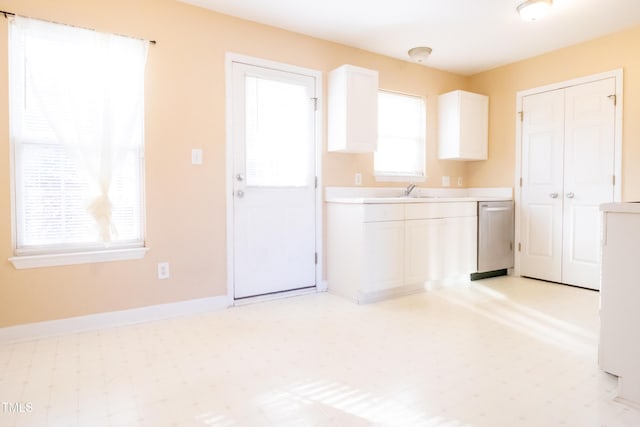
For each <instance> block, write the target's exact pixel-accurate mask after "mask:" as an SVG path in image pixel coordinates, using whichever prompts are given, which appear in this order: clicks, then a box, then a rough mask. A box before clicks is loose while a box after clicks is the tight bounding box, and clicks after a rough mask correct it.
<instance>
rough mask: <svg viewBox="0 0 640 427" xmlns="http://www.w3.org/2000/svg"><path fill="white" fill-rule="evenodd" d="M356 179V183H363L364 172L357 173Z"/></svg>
mask: <svg viewBox="0 0 640 427" xmlns="http://www.w3.org/2000/svg"><path fill="white" fill-rule="evenodd" d="M354 181H355V184H356V185H362V174H361V173H360V172H357V173H356V176H355V179H354Z"/></svg>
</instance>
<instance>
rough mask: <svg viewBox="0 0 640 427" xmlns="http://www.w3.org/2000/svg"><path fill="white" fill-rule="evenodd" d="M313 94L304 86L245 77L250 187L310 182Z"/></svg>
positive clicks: (304, 184)
mask: <svg viewBox="0 0 640 427" xmlns="http://www.w3.org/2000/svg"><path fill="white" fill-rule="evenodd" d="M310 102H311V101H310V97H309V94H308V93H307V89H306V87H304V86H299V85H295V84H291V83H284V82H279V81H276V80H267V79H264V78H258V77H247V78H246V115H247V116H246V150H247V152H246V161H247V166H246V171H247V185H248V186H272V187H273V186H275V187H283V186H286V187H302V186H307V185H310V184H311V182H310V177H311V175H312V174H311V173H310V172H311V165H309V164H308V162H305V161H300V159H309V158H310V156H309V153H307V150H308V149H309V148H308V147H310V146H312V144H310V138H312V135H311V132H312V129H313V128H312V127H311V126H310V122H309V120H310V111H311V110H310V108H311V107H310Z"/></svg>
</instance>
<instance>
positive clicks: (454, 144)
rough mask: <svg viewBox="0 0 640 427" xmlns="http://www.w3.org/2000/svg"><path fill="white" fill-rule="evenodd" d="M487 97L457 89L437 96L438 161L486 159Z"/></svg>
mask: <svg viewBox="0 0 640 427" xmlns="http://www.w3.org/2000/svg"><path fill="white" fill-rule="evenodd" d="M488 129H489V98H488V97H487V96H485V95H479V94H476V93H470V92H465V91H462V90H456V91H453V92H449V93H445V94H442V95H440V96H439V97H438V158H440V159H450V160H486V159H487V154H488V151H487V150H488V148H487V147H488V140H489V139H488V136H489V133H488Z"/></svg>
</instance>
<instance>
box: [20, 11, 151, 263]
mask: <svg viewBox="0 0 640 427" xmlns="http://www.w3.org/2000/svg"><path fill="white" fill-rule="evenodd" d="M10 25H11V27H10V31H11V34H10V46H9V47H10V50H9V52H10V61H9V63H10V74H9V82H10V113H11V142H12V144H13V145H14V153H15V158H14V165H15V168H14V173H15V180H14V182H15V213H16V243H17V246H16V250H17V251H18V252H20V253H35V252H40V253H48V252H52V251H66V250H74V251H75V250H83V249H91V250H96V249H101V248H105V247H107V246H108V247H123V246H126V247H130V246H142V245H143V244H144V236H143V230H144V226H143V216H144V212H143V206H144V205H143V194H144V192H143V179H142V173H143V163H142V158H143V156H142V152H143V138H144V123H143V117H144V111H143V105H144V102H143V101H144V68H145V63H146V49H147V46H146V42H143V41H140V40H135V39H130V38H126V37H121V36H116V35H110V34H104V33H99V32H96V31H91V30H84V29H79V28H75V27H69V26H65V25H60V24H53V23H49V22H43V21H38V20H33V19H28V18H22V17H15V19H12V20H11V24H10Z"/></svg>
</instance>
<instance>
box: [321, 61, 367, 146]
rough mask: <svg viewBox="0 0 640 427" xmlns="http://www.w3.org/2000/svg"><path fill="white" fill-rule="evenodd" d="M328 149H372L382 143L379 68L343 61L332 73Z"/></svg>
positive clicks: (330, 80) (330, 78) (330, 76)
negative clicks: (359, 65) (379, 141)
mask: <svg viewBox="0 0 640 427" xmlns="http://www.w3.org/2000/svg"><path fill="white" fill-rule="evenodd" d="M328 102H329V107H328V114H329V118H328V150H329V151H340V152H344V153H372V152H374V151H376V147H377V143H378V72H377V71H374V70H368V69H365V68H360V67H354V66H353V65H343V66H341V67H339V68H336V69H335V70H333V71H331V73H329V100H328Z"/></svg>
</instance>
